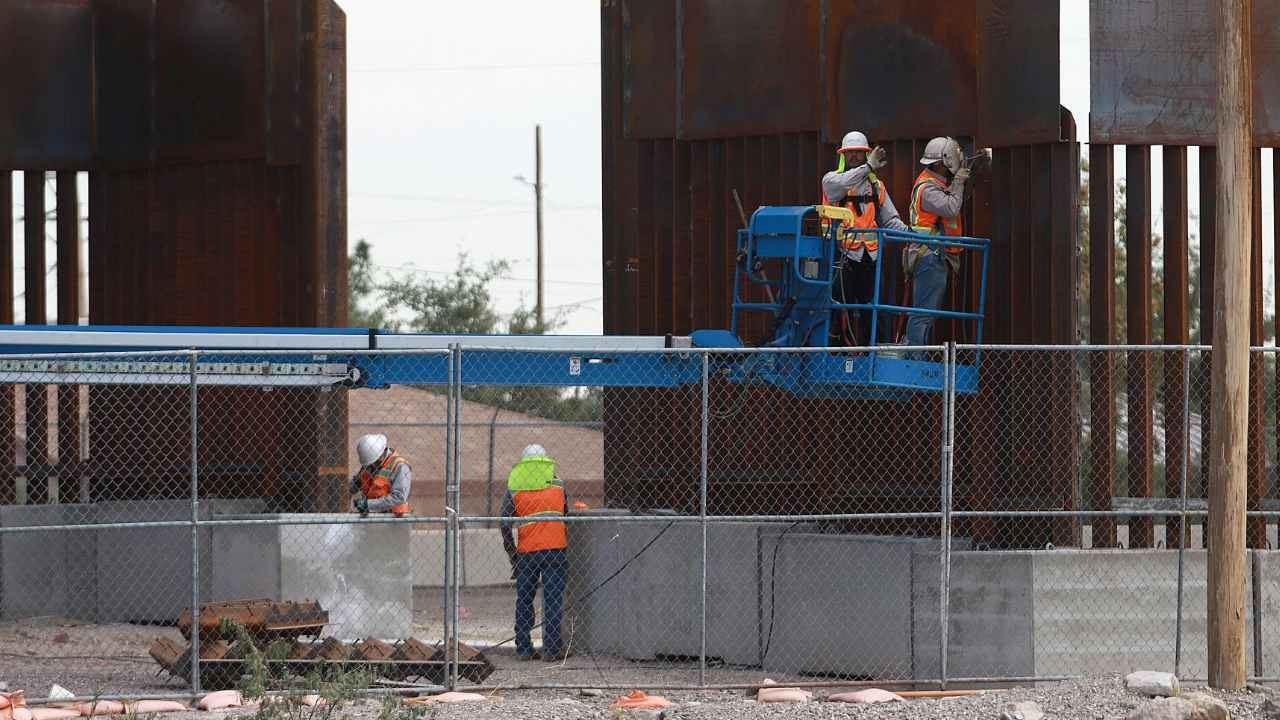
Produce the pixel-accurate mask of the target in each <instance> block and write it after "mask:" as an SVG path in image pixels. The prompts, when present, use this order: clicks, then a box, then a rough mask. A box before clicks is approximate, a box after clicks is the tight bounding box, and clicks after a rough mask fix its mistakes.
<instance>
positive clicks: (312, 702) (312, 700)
mask: <svg viewBox="0 0 1280 720" xmlns="http://www.w3.org/2000/svg"><path fill="white" fill-rule="evenodd" d="M293 702H295V703H296V704H298V705H306V706H307V707H315V706H317V705H326V704H328V701H327V700H325V699H324V698H322V697H320V696H319V695H303V696H302V697H295V698H293Z"/></svg>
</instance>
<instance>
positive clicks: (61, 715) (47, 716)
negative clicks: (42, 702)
mask: <svg viewBox="0 0 1280 720" xmlns="http://www.w3.org/2000/svg"><path fill="white" fill-rule="evenodd" d="M78 717H80V713H79V712H78V711H76V710H66V709H64V708H51V707H43V708H31V720H69V719H70V718H78Z"/></svg>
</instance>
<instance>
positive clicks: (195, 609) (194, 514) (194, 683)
mask: <svg viewBox="0 0 1280 720" xmlns="http://www.w3.org/2000/svg"><path fill="white" fill-rule="evenodd" d="M198 358H199V353H198V352H197V351H195V350H192V351H191V692H193V693H196V694H197V695H198V694H200V451H199V444H198V441H197V437H198V432H199V429H200V425H199V415H198V412H197V409H196V404H197V403H196V401H197V399H198V392H199V391H198V390H197V387H198V386H197V382H196V379H197V372H198V362H197V361H198Z"/></svg>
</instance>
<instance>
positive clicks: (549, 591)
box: [516, 550, 568, 656]
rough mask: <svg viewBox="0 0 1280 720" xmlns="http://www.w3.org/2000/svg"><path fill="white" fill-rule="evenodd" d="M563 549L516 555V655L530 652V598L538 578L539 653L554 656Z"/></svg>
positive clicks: (557, 645) (557, 651) (561, 597)
mask: <svg viewBox="0 0 1280 720" xmlns="http://www.w3.org/2000/svg"><path fill="white" fill-rule="evenodd" d="M567 566H568V563H567V562H566V561H565V552H564V550H540V551H538V552H531V553H519V554H517V555H516V654H517V655H524V656H528V655H532V654H533V640H532V639H531V638H530V635H529V634H530V633H531V632H533V598H534V595H536V594H537V592H538V581H539V580H541V581H542V654H543V655H558V654H560V652H561V651H562V650H563V647H562V646H561V645H560V613H561V604H562V602H563V600H564V585H565V571H566V569H567Z"/></svg>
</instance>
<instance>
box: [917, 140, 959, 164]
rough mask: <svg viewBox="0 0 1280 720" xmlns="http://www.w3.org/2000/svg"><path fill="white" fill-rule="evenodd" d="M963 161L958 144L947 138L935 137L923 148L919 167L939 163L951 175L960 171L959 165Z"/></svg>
mask: <svg viewBox="0 0 1280 720" xmlns="http://www.w3.org/2000/svg"><path fill="white" fill-rule="evenodd" d="M963 161H964V157H963V155H962V154H961V152H960V143H958V142H956V141H955V140H953V139H951V138H949V137H936V138H934V139H932V140H930V141H929V142H928V143H927V144H926V145H925V146H924V155H923V156H921V158H920V164H921V165H932V164H934V163H936V162H940V163H942V164H943V165H944V166H945V167H946V168H947V169H948V170H950V171H951V172H953V173H954V172H956V171H958V170H959V169H960V163H961V162H963Z"/></svg>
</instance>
